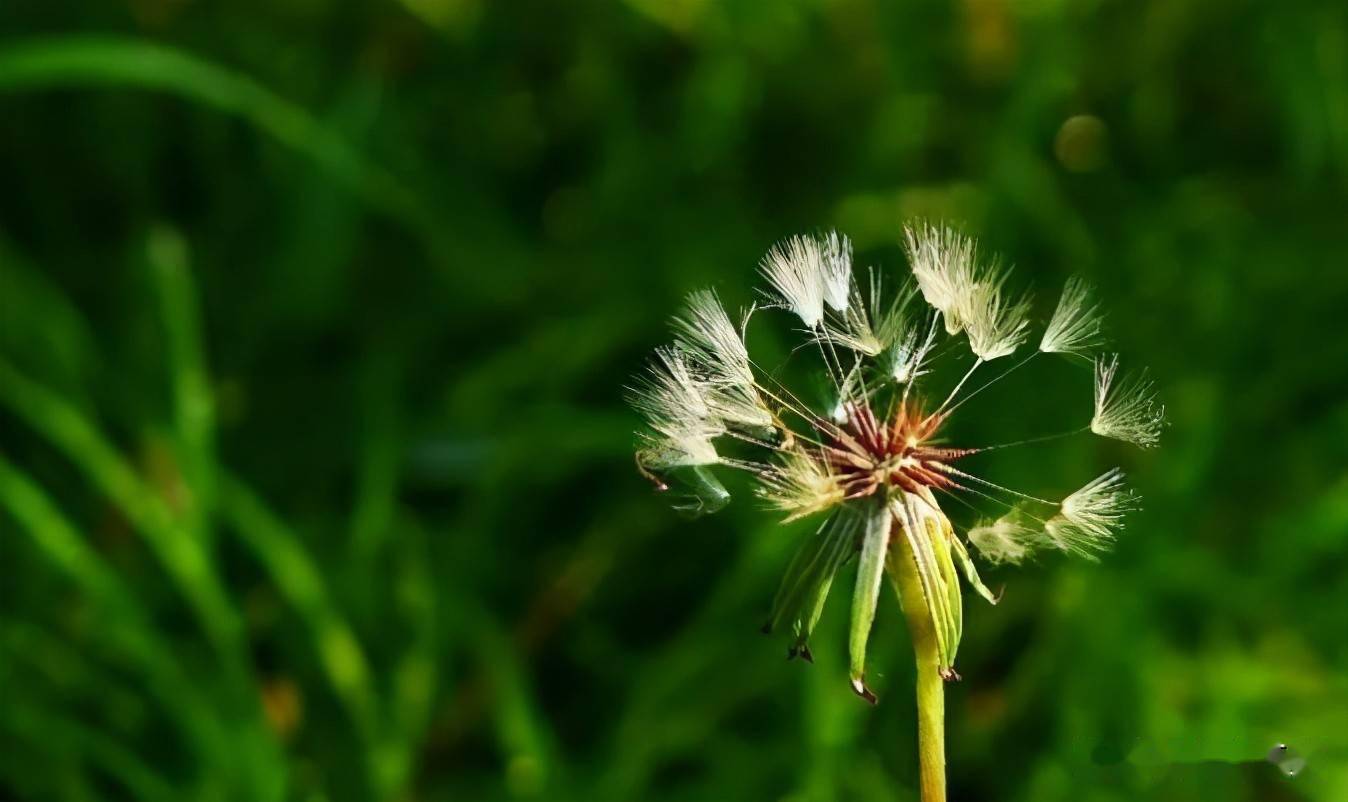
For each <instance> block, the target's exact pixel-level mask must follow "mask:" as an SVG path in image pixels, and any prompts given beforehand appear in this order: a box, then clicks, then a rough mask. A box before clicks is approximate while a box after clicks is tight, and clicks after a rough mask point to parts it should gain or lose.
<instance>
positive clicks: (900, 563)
mask: <svg viewBox="0 0 1348 802" xmlns="http://www.w3.org/2000/svg"><path fill="white" fill-rule="evenodd" d="M893 547H894V548H896V549H897V550H898V551H899V554H898V555H897V556H898V559H897V560H895V561H894V562H895V563H896V565H895V569H896V570H895V573H896V574H897V576H896V577H895V578H896V580H897V583H898V586H899V596H900V598H901V599H902V601H903V614H904V617H906V618H907V619H908V633H909V635H910V636H911V637H912V641H913V653H914V655H915V656H916V658H917V753H918V763H919V769H920V775H921V778H922V802H945V681H944V680H943V679H941V672H940V657H939V652H938V651H937V646H936V627H935V625H934V624H933V623H932V618H931V611H930V610H929V609H928V608H927V599H926V596H924V595H923V593H922V580H921V579H920V578H919V577H918V573H917V562H916V560H915V559H914V558H913V549H912V546H910V545H909V544H908V539H907V538H906V537H896V538H894V546H893Z"/></svg>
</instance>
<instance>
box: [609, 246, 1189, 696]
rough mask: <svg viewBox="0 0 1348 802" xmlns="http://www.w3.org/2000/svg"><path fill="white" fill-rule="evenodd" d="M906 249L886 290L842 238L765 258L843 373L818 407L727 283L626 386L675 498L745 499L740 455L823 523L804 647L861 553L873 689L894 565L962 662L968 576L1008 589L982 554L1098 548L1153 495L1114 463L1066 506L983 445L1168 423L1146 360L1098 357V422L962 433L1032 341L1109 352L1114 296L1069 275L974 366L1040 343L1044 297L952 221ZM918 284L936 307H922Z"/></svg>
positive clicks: (786, 301)
mask: <svg viewBox="0 0 1348 802" xmlns="http://www.w3.org/2000/svg"><path fill="white" fill-rule="evenodd" d="M904 246H905V250H906V251H907V254H908V259H909V261H910V263H911V267H912V279H911V281H909V282H907V284H906V286H902V285H901V286H897V287H895V288H892V289H890V291H889V292H885V291H884V290H886V289H887V288H886V287H884V286H883V285H884V282H883V281H882V280H881V277H880V276H879V275H878V274H877V273H876V272H875V271H873V270H872V271H871V272H870V273H869V282H867V284H866V286H864V287H861V286H858V282H857V280H856V277H855V275H854V273H853V270H852V248H851V243H850V242H849V241H848V240H847V238H846V237H844V236H842V235H840V234H837V233H829V234H826V235H823V236H819V237H792V238H790V239H787V240H784V241H783V242H781V243H779V244H778V245H776V246H775V247H773V248H772V249H771V250H770V251H769V252H768V254H767V255H766V256H765V257H764V259H763V261H762V263H761V271H762V273H763V275H764V277H765V278H766V280H767V284H768V289H767V292H766V294H767V297H768V298H769V303H770V304H771V305H773V306H776V307H780V308H784V309H787V310H789V311H790V312H792V313H793V314H794V315H795V316H796V317H797V318H798V319H799V320H800V322H801V323H802V324H804V327H805V329H806V332H805V336H806V344H807V345H810V346H813V348H812V349H811V350H812V351H813V352H814V357H813V367H815V368H817V369H818V370H819V371H820V372H821V373H823V374H825V375H827V376H828V378H829V382H830V385H829V388H830V389H829V393H828V395H827V396H826V398H827V399H828V400H827V402H826V403H825V404H823V405H822V407H821V408H819V407H812V406H810V405H807V404H805V403H804V402H802V401H801V400H800V397H799V396H798V395H796V394H795V393H794V392H793V391H792V390H791V389H790V388H789V387H788V386H787V385H786V384H785V383H784V381H783V380H782V377H781V376H779V375H777V373H776V372H774V370H773V369H771V368H769V369H764V368H763V367H762V366H760V364H759V363H757V362H755V361H754V360H753V359H751V357H750V353H749V349H748V348H747V345H746V342H745V340H746V331H745V330H746V327H747V326H748V324H749V316H748V315H745V316H744V318H743V319H742V320H741V321H739V322H738V324H737V322H736V321H735V320H734V319H732V318H731V316H730V315H729V314H727V312H726V310H725V307H724V306H723V305H722V304H721V301H720V299H719V298H718V297H717V296H716V295H715V294H714V293H712V292H710V291H704V292H699V293H694V294H693V295H692V296H690V298H689V300H688V305H687V307H686V309H685V310H684V312H683V313H681V314H680V315H679V316H678V317H677V318H676V319H675V321H674V329H675V342H674V344H673V345H672V346H667V347H664V348H660V349H657V350H656V353H655V359H654V360H653V362H652V364H651V366H650V369H649V370H648V371H647V372H646V374H645V375H643V376H642V377H641V378H639V379H638V380H637V382H636V383H635V386H634V387H633V388H632V389H631V391H630V392H629V400H630V401H631V403H632V405H633V406H634V407H635V408H636V410H637V411H638V412H639V413H641V415H642V417H643V418H644V420H645V424H646V426H645V430H644V431H643V432H642V433H641V434H640V435H639V439H638V446H637V465H638V469H639V470H640V471H641V472H642V473H643V475H645V476H646V477H647V478H649V479H651V480H653V482H654V483H655V485H656V487H657V489H659V490H662V491H667V490H673V491H675V492H673V493H671V494H670V495H671V497H672V500H673V501H674V502H675V506H676V508H680V509H685V510H687V511H690V512H696V513H699V514H701V513H705V512H715V511H716V510H718V509H720V508H721V507H722V506H724V505H725V504H726V503H727V502H728V500H729V494H728V493H727V492H726V490H725V488H724V487H723V486H722V485H721V484H720V483H719V481H718V480H717V478H716V476H715V475H714V473H715V472H714V471H713V470H712V469H713V468H716V469H717V471H720V470H743V471H746V472H748V473H749V474H751V475H752V476H753V477H754V479H755V480H756V488H755V493H756V495H758V496H759V497H760V498H761V499H762V500H763V501H765V502H766V503H767V504H768V505H769V506H771V507H773V508H775V509H776V510H778V511H780V512H781V513H783V514H784V520H785V521H793V520H796V519H798V518H804V517H807V516H818V517H819V519H820V520H821V524H820V526H819V528H818V529H817V530H816V533H815V535H814V536H812V537H811V538H810V539H809V540H808V541H807V542H806V543H804V544H803V545H802V546H801V550H800V552H799V553H798V554H797V556H796V558H795V559H794V560H793V561H792V563H791V567H790V568H788V571H787V576H786V578H785V579H784V580H783V585H782V589H781V590H780V591H779V593H778V598H777V601H775V602H774V605H773V613H772V617H771V622H772V624H773V625H774V626H775V625H778V624H780V625H782V626H784V627H785V628H787V629H789V631H790V632H791V633H792V636H793V637H794V638H795V641H794V644H793V646H792V647H791V653H792V654H805V655H808V654H809V649H808V645H807V644H806V640H807V639H808V638H809V636H810V633H811V631H812V629H813V627H814V622H815V621H816V620H818V617H819V614H820V611H821V610H822V606H823V603H824V600H825V599H826V597H827V596H828V593H829V588H830V586H831V584H832V583H833V582H834V579H835V575H836V574H837V572H838V570H839V568H840V567H841V566H842V565H843V564H844V563H846V562H848V561H850V560H856V561H857V562H858V564H859V565H858V570H857V572H856V574H855V576H856V587H855V588H854V590H853V591H852V593H851V596H852V599H853V610H852V616H853V620H852V626H851V627H850V629H849V641H848V648H849V653H850V655H851V665H850V675H851V676H850V678H851V679H852V681H853V683H854V687H855V688H857V689H859V690H858V692H859V693H863V694H865V695H867V698H871V699H873V698H874V697H873V696H871V695H869V691H868V690H867V689H866V686H865V683H864V655H865V649H866V639H867V637H868V636H869V630H870V625H871V622H872V620H873V617H874V615H875V605H876V598H877V594H878V592H879V589H880V587H881V585H882V584H883V583H882V579H883V575H884V573H885V572H887V571H888V572H891V576H893V575H894V574H893V572H895V571H903V572H905V573H904V574H903V576H905V577H906V578H905V579H904V580H903V582H904V583H906V590H901V593H902V594H905V595H904V604H905V607H907V605H908V602H909V601H910V599H911V597H910V596H908V595H906V594H911V593H917V594H919V596H920V601H919V602H918V603H917V607H916V608H915V609H921V610H924V611H925V613H926V614H928V615H930V616H931V618H932V624H933V629H934V631H935V633H936V641H937V643H936V652H937V662H938V667H939V670H940V672H941V674H942V675H943V676H951V677H953V676H955V672H954V668H953V662H954V659H955V653H956V651H955V650H956V648H957V647H958V641H959V631H960V622H959V616H960V615H961V613H960V612H959V609H958V604H957V603H956V602H957V601H958V599H959V598H960V582H961V579H960V577H961V575H962V576H963V578H964V581H966V582H968V584H969V586H970V587H971V588H973V589H974V590H976V591H977V592H978V594H979V595H981V596H983V597H984V598H985V599H987V600H989V601H992V602H994V603H995V601H996V599H997V596H996V595H994V594H993V593H992V592H991V591H989V590H988V588H987V587H986V586H985V585H984V584H983V583H982V581H981V580H980V579H979V578H978V574H977V569H976V568H975V564H974V559H973V557H975V556H977V557H981V558H982V559H983V560H986V561H987V562H990V563H993V564H1013V565H1014V564H1020V563H1023V562H1025V561H1026V560H1028V559H1029V558H1030V557H1031V556H1032V555H1033V554H1034V553H1035V552H1036V551H1037V550H1039V549H1042V548H1056V549H1059V550H1061V551H1064V552H1067V553H1070V554H1073V555H1077V556H1081V557H1084V558H1087V559H1092V560H1093V559H1097V557H1098V555H1099V554H1101V553H1102V552H1104V551H1105V550H1107V549H1108V548H1109V547H1110V546H1111V545H1112V543H1113V541H1114V539H1115V537H1116V536H1117V534H1118V532H1119V531H1120V529H1121V526H1122V523H1123V519H1124V516H1125V514H1126V513H1127V512H1128V511H1129V510H1131V509H1133V508H1134V507H1135V506H1136V498H1135V496H1134V495H1133V494H1132V492H1131V491H1129V490H1127V489H1126V488H1125V487H1124V484H1123V474H1122V473H1121V472H1119V471H1117V470H1113V471H1109V472H1106V473H1104V474H1103V475H1101V476H1099V477H1097V478H1096V479H1094V480H1092V481H1091V482H1089V483H1088V484H1087V485H1086V486H1085V487H1082V488H1081V489H1080V490H1077V491H1076V492H1075V493H1072V494H1071V495H1069V496H1067V497H1066V498H1065V499H1063V500H1062V501H1061V502H1056V501H1051V500H1048V499H1044V498H1040V497H1037V496H1033V495H1029V494H1027V493H1024V492H1021V491H1019V490H1016V489H1013V488H1011V487H1008V486H1005V485H1002V484H998V483H997V482H994V481H992V480H991V479H989V478H984V477H983V476H980V475H978V474H977V473H975V472H973V471H972V469H970V470H966V469H965V467H964V466H965V463H964V462H963V460H964V459H965V458H966V457H969V456H971V455H974V454H977V453H979V452H980V451H985V450H989V449H993V448H1008V447H1011V446H1025V445H1030V444H1032V443H1041V442H1046V441H1050V440H1053V439H1056V438H1058V437H1062V436H1068V435H1072V434H1080V433H1084V432H1086V431H1087V430H1089V431H1093V432H1095V433H1096V434H1100V435H1104V436H1107V437H1115V438H1118V439H1121V440H1127V441H1129V442H1133V443H1137V444H1138V445H1142V446H1148V447H1149V446H1152V445H1155V444H1156V442H1157V439H1158V437H1159V434H1160V429H1161V426H1162V423H1163V410H1162V408H1161V407H1160V406H1159V405H1158V404H1157V403H1156V393H1155V389H1154V386H1153V384H1152V382H1151V381H1150V380H1148V379H1147V378H1146V375H1145V373H1139V374H1136V375H1133V376H1128V377H1120V376H1119V375H1118V360H1117V357H1115V358H1111V359H1108V360H1106V359H1097V360H1096V363H1095V364H1096V375H1095V408H1094V412H1093V415H1092V418H1091V423H1090V426H1089V427H1081V428H1079V429H1073V430H1069V431H1067V432H1062V433H1060V434H1055V435H1045V436H1041V437H1032V438H1029V439H1027V440H1022V441H1017V442H1010V443H1001V444H997V445H989V446H984V447H982V448H979V447H965V446H964V445H961V444H959V443H954V444H949V443H948V442H947V440H946V424H947V422H948V421H949V420H950V419H951V417H952V416H953V415H955V414H956V413H957V412H958V411H959V410H960V408H961V406H962V405H963V404H964V403H965V402H966V401H968V400H969V399H970V398H972V397H973V396H975V395H977V394H979V393H981V392H983V391H984V390H986V389H988V388H989V387H991V386H992V385H994V384H996V383H997V382H999V381H1001V380H1002V379H1003V378H1005V377H1006V376H1008V375H1010V374H1011V373H1013V372H1015V371H1016V370H1017V369H1018V368H1019V367H1020V366H1021V365H1024V364H1025V363H1026V362H1028V361H1029V360H1030V359H1031V358H1033V357H1034V356H1035V355H1037V354H1039V353H1065V354H1077V355H1080V354H1085V353H1087V352H1088V351H1089V350H1090V349H1092V348H1094V347H1096V346H1097V345H1098V344H1099V334H1100V326H1099V315H1098V311H1097V306H1096V305H1095V303H1094V302H1093V300H1092V298H1091V295H1090V291H1089V289H1088V288H1087V286H1086V284H1085V283H1084V282H1082V281H1081V280H1080V279H1075V278H1074V279H1071V280H1069V281H1068V282H1067V284H1066V286H1065V287H1064V289H1063V293H1062V296H1061V297H1060V298H1059V300H1058V305H1057V307H1056V309H1055V311H1054V313H1053V316H1052V318H1051V319H1050V320H1049V321H1048V325H1047V328H1046V330H1045V331H1044V333H1043V335H1042V337H1041V338H1040V339H1039V341H1038V347H1037V348H1036V349H1035V350H1034V351H1033V352H1031V353H1030V354H1029V355H1028V356H1026V357H1025V358H1024V359H1022V360H1019V361H1017V362H1015V363H1014V364H1013V365H1012V366H1011V367H1009V368H1006V369H1005V370H1002V371H1000V372H998V373H997V375H995V376H993V377H987V376H983V377H982V378H980V379H976V380H972V381H971V377H973V376H974V375H975V373H976V372H977V371H978V370H979V368H980V366H982V365H983V364H984V363H986V362H989V361H991V360H995V359H999V358H1001V357H1004V356H1007V355H1009V354H1011V353H1013V352H1014V351H1015V350H1017V349H1018V348H1019V347H1020V346H1021V345H1022V344H1024V343H1025V341H1026V340H1027V339H1028V338H1029V336H1030V332H1029V299H1028V296H1024V295H1020V294H1016V293H1012V292H1010V291H1009V290H1008V289H1007V285H1008V281H1009V279H1008V276H1009V271H1007V270H1004V269H1002V268H1001V267H1000V266H999V263H998V262H997V261H996V260H995V259H989V260H984V261H980V260H979V258H978V255H977V251H976V248H975V245H974V242H973V240H972V239H970V238H968V237H966V236H964V235H962V234H959V233H957V232H955V231H954V230H953V229H949V228H945V227H938V226H932V225H917V226H909V227H907V228H906V229H905V232H904ZM919 295H920V296H921V298H922V299H923V300H924V301H925V302H926V305H927V306H928V307H930V308H929V309H925V311H922V312H920V313H913V312H910V311H909V309H908V306H909V302H910V301H916V299H917V297H918V296H919ZM751 311H752V310H751ZM959 335H963V336H959ZM946 346H949V347H946ZM966 347H967V353H971V354H972V355H973V356H974V357H976V359H975V360H974V362H973V365H972V366H971V367H968V369H967V370H966V371H965V372H964V373H963V376H962V377H960V378H958V380H955V377H954V375H951V376H950V384H945V385H944V386H941V384H940V383H943V382H945V381H946V379H944V378H943V377H944V376H945V375H946V371H943V370H941V369H940V360H941V359H942V358H943V357H944V356H945V355H946V354H947V353H950V352H951V351H957V350H959V349H961V348H966ZM797 350H799V349H797ZM805 358H806V359H808V357H805ZM799 364H800V363H799V362H797V363H796V365H799ZM959 370H963V368H959ZM987 370H988V369H987V368H984V371H985V372H986V371H987ZM951 373H952V374H953V371H951ZM951 384H953V387H951V386H950V385H951ZM929 385H936V387H935V388H934V389H935V390H936V392H934V393H931V392H929V390H931V389H933V388H932V387H931V386H929ZM933 399H943V400H940V401H934V400H933ZM1082 417H1085V414H1084V410H1083V415H1082ZM1078 425H1079V424H1078ZM676 485H677V489H676V487H675V486H676ZM946 496H951V497H954V498H956V499H959V500H961V501H963V502H965V503H967V504H969V505H970V506H974V507H975V510H976V512H981V510H979V505H981V506H987V505H988V504H995V505H1000V506H1002V507H1004V508H1006V509H1009V510H1010V512H1005V513H1004V514H1001V516H1000V517H997V513H995V512H994V513H992V514H991V515H988V516H987V517H986V518H983V519H982V521H981V522H980V523H978V524H977V525H975V526H973V527H972V528H971V529H969V530H968V532H967V541H966V539H965V538H961V537H958V536H956V534H955V530H954V527H953V525H952V523H951V521H950V519H949V518H948V517H947V516H946V514H945V512H944V511H943V510H942V509H941V503H944V499H945V497H946ZM999 512H1000V511H999ZM967 545H972V547H973V551H974V552H976V554H971V553H970V550H969V549H968V548H967V547H966V546H967ZM896 555H902V556H903V557H904V558H903V559H896ZM910 570H911V571H915V572H916V578H914V575H913V574H911V573H906V572H908V571H910Z"/></svg>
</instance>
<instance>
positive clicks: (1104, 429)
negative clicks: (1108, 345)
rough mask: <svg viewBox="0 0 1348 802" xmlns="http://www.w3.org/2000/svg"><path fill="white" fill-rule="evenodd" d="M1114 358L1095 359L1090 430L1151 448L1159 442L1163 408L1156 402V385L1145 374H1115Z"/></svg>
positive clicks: (1163, 416) (1116, 356)
mask: <svg viewBox="0 0 1348 802" xmlns="http://www.w3.org/2000/svg"><path fill="white" fill-rule="evenodd" d="M1118 371H1119V357H1118V355H1117V354H1116V355H1114V356H1111V357H1109V358H1105V357H1098V358H1097V359H1096V360H1095V414H1094V415H1093V416H1092V417H1091V431H1092V432H1095V433H1096V434H1098V435H1100V436H1101V437H1109V438H1113V439H1115V440H1123V441H1124V442H1127V443H1132V444H1134V445H1136V446H1140V447H1142V448H1152V447H1154V446H1155V445H1156V444H1157V443H1158V442H1160V439H1161V429H1162V428H1163V427H1164V426H1165V407H1163V406H1160V405H1158V404H1157V403H1156V385H1155V383H1154V382H1152V381H1151V379H1150V378H1148V377H1147V373H1146V371H1141V372H1138V373H1134V374H1131V375H1126V376H1123V377H1122V378H1120V377H1119V375H1118Z"/></svg>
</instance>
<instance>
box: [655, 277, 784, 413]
mask: <svg viewBox="0 0 1348 802" xmlns="http://www.w3.org/2000/svg"><path fill="white" fill-rule="evenodd" d="M674 328H675V331H676V340H677V343H678V346H679V348H680V350H681V351H682V352H683V353H684V354H686V355H687V358H688V360H689V361H691V362H692V364H693V366H694V367H696V369H697V371H698V374H699V378H700V379H701V380H702V381H703V382H704V383H705V385H706V388H705V392H704V397H705V398H706V401H707V404H708V406H709V407H710V408H711V410H712V412H713V413H714V414H715V416H716V417H719V418H720V419H721V420H723V421H724V422H726V423H731V424H740V425H743V426H749V427H769V426H772V424H773V417H772V413H771V412H769V411H768V408H767V405H766V404H764V403H763V399H762V396H761V395H760V394H759V392H758V385H757V384H756V383H755V381H754V372H753V368H752V367H750V364H749V351H748V349H747V348H746V347H745V345H744V336H743V333H742V330H741V329H738V328H736V327H735V325H734V324H733V323H731V322H730V316H729V315H727V314H726V311H725V308H724V307H723V306H722V305H721V301H720V299H719V298H717V297H716V293H714V292H712V291H710V290H702V291H699V292H695V293H693V294H692V295H691V296H689V298H688V307H687V311H686V312H685V313H684V315H683V316H682V317H678V318H676V319H675V320H674Z"/></svg>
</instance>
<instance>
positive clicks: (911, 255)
mask: <svg viewBox="0 0 1348 802" xmlns="http://www.w3.org/2000/svg"><path fill="white" fill-rule="evenodd" d="M903 235H904V250H905V252H906V253H907V255H908V262H909V265H910V266H911V267H912V270H913V277H914V278H915V279H916V280H917V287H918V289H919V290H920V291H921V292H922V297H923V298H924V299H925V300H926V302H927V303H928V304H930V305H931V306H932V308H934V309H936V310H937V311H938V312H940V313H941V316H942V317H943V318H944V319H945V326H946V332H947V333H949V334H958V333H959V332H960V330H961V329H963V327H964V325H963V322H962V321H961V320H960V318H959V315H958V309H959V305H960V302H961V299H962V298H963V297H964V295H965V293H966V292H967V288H968V286H969V285H970V283H971V282H972V280H973V270H974V242H973V240H972V239H970V238H968V237H965V236H963V235H962V234H960V233H959V232H957V231H955V230H954V229H951V228H946V227H940V226H932V225H929V224H926V223H923V224H921V225H918V226H905V227H904V231H903Z"/></svg>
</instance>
